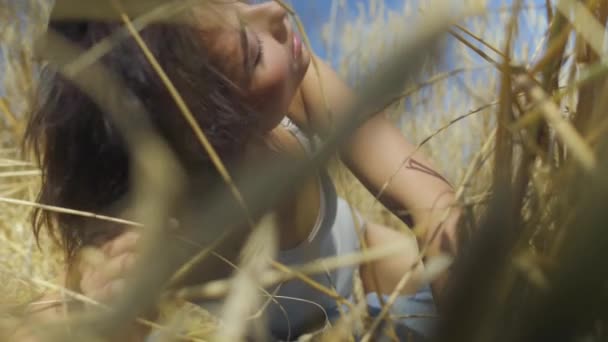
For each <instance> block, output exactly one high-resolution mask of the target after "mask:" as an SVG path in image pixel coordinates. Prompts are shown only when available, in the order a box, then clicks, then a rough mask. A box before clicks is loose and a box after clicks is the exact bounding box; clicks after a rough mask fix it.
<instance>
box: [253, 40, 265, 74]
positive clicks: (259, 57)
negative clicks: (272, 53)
mask: <svg viewBox="0 0 608 342" xmlns="http://www.w3.org/2000/svg"><path fill="white" fill-rule="evenodd" d="M255 39H256V40H257V43H258V44H257V45H258V52H257V54H256V56H255V60H254V62H253V65H254V67H257V66H258V65H259V64H260V63H261V62H262V61H263V60H264V44H263V43H262V40H261V39H260V36H259V35H257V34H256V35H255Z"/></svg>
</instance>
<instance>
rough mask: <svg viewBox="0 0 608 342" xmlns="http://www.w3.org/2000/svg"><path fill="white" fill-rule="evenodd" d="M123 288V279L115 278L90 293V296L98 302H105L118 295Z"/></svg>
mask: <svg viewBox="0 0 608 342" xmlns="http://www.w3.org/2000/svg"><path fill="white" fill-rule="evenodd" d="M124 288H125V280H124V279H116V280H114V281H112V282H109V283H107V284H106V285H105V286H104V287H102V288H99V289H97V291H95V292H94V293H92V295H91V298H92V299H93V300H95V301H97V302H100V303H107V302H108V301H109V300H110V299H112V298H113V297H115V296H116V295H118V294H119V293H120V292H122V291H123V290H124Z"/></svg>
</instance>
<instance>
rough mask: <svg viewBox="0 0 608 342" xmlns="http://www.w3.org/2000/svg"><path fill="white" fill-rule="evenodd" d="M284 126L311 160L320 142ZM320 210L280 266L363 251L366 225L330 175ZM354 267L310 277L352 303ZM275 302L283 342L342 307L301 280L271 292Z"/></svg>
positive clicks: (322, 176)
mask: <svg viewBox="0 0 608 342" xmlns="http://www.w3.org/2000/svg"><path fill="white" fill-rule="evenodd" d="M281 124H282V125H283V126H284V127H285V128H286V129H287V130H288V131H289V132H291V133H292V134H293V135H294V137H295V138H297V139H298V141H299V142H300V144H301V145H302V146H303V147H304V149H305V150H306V151H307V153H309V154H310V155H313V154H314V153H315V150H316V145H317V144H318V140H315V139H314V138H313V139H309V138H308V137H307V136H306V135H305V134H304V133H303V132H302V131H301V130H300V129H299V128H298V127H297V126H296V125H295V124H294V123H293V122H291V120H289V119H288V118H287V117H285V118H284V119H283V121H282V122H281ZM319 183H320V186H321V191H320V193H321V201H320V203H321V205H320V208H321V209H320V211H319V216H318V218H317V222H316V224H315V227H314V228H313V230H312V231H311V234H310V236H309V237H308V239H306V240H305V241H304V242H302V243H301V244H300V245H299V246H297V247H295V248H293V249H289V250H282V251H280V252H279V255H278V258H277V259H278V261H279V262H281V263H283V264H286V265H289V266H294V265H299V264H306V263H309V262H312V261H314V260H316V259H320V258H327V257H332V256H336V255H341V254H349V253H353V252H355V251H357V250H358V249H359V239H358V235H357V232H356V225H355V222H354V220H355V219H356V220H359V223H358V224H359V227H361V228H363V222H362V221H361V219H360V217H359V215H358V214H357V213H356V212H354V211H353V210H352V209H351V207H350V206H349V204H348V203H347V202H346V201H345V200H343V199H341V198H339V197H338V196H337V194H336V190H335V187H334V184H333V182H332V181H331V179H330V178H329V175H327V173H326V172H324V171H321V172H320V173H319ZM354 270H355V268H354V267H345V268H341V269H338V270H334V271H331V272H327V273H325V274H318V275H314V276H311V278H313V279H314V280H315V281H317V282H318V283H320V284H322V285H324V286H326V287H328V288H331V289H334V290H335V291H336V292H337V293H338V294H340V295H341V296H342V297H344V298H349V297H350V296H351V294H352V288H353V274H354ZM269 292H270V293H273V294H274V299H275V300H274V301H270V303H269V305H268V307H267V310H268V311H267V314H268V316H267V317H268V319H269V322H270V327H271V331H272V332H273V334H274V335H275V336H276V337H278V338H281V339H289V338H295V337H297V336H298V335H300V334H302V333H303V332H304V331H303V330H304V329H307V328H308V327H310V326H311V325H318V323H319V322H321V323H322V322H323V319H324V318H325V316H326V312H327V311H332V312H333V311H335V310H336V308H337V306H338V304H337V303H336V301H335V300H334V299H332V298H331V297H329V296H327V295H325V294H323V293H321V292H319V291H317V290H315V289H314V288H312V287H310V286H309V285H307V284H305V283H304V282H302V281H300V280H291V281H289V282H285V283H283V284H280V285H279V286H277V287H276V288H274V289H270V291H269Z"/></svg>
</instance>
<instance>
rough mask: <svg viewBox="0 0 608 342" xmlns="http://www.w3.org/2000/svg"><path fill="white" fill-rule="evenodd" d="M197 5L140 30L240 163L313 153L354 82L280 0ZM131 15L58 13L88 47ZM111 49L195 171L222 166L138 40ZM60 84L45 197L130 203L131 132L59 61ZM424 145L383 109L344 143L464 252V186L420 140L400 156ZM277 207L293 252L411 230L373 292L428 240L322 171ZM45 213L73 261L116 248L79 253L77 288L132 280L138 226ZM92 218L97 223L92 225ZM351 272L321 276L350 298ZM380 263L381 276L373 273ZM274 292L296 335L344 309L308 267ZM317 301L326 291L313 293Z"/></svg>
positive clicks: (420, 219) (369, 267) (202, 120)
mask: <svg viewBox="0 0 608 342" xmlns="http://www.w3.org/2000/svg"><path fill="white" fill-rule="evenodd" d="M186 19H187V20H186V21H180V23H181V24H177V23H173V24H168V23H164V24H161V23H157V24H153V25H151V26H149V27H147V28H146V29H144V30H143V31H142V36H143V38H144V40H145V41H146V44H147V45H148V46H149V47H150V49H151V51H152V52H153V53H154V54H155V57H156V58H157V59H158V60H159V62H160V63H161V65H162V67H163V68H164V70H165V71H166V72H167V74H168V75H169V77H170V78H171V80H172V81H173V83H174V84H175V85H176V87H177V89H178V90H179V91H180V94H181V95H182V96H183V97H184V99H185V101H186V103H187V105H188V106H189V108H190V109H191V110H192V112H193V113H194V115H195V116H196V119H197V121H198V124H199V125H200V126H201V128H202V129H203V131H204V132H205V134H206V135H207V137H208V138H209V140H210V141H211V143H212V145H213V146H214V148H215V149H216V150H217V151H218V153H219V154H220V156H221V157H222V158H223V159H224V161H226V162H227V164H228V167H229V169H231V168H232V167H233V166H234V165H239V164H242V163H243V162H244V161H247V162H248V163H256V162H260V161H262V160H266V158H272V156H273V155H275V154H277V153H279V154H282V155H290V156H294V157H297V158H307V157H308V156H309V155H310V153H314V148H315V143H314V139H312V138H310V137H312V136H318V137H320V138H321V139H322V138H323V137H325V136H327V135H328V134H330V133H331V131H332V122H336V121H338V120H340V118H338V117H328V116H327V115H328V114H327V113H328V112H330V113H340V112H342V109H343V108H345V107H346V106H347V105H348V104H349V103H350V102H351V101H352V99H353V93H352V91H351V90H350V89H349V88H348V86H347V85H346V84H345V83H344V82H343V81H341V80H340V78H339V77H338V76H337V75H336V74H335V72H334V71H333V70H331V69H330V68H329V67H328V66H327V65H326V64H325V63H323V62H322V61H321V60H319V59H318V58H317V57H316V56H314V55H313V54H312V53H311V52H310V51H308V50H307V49H306V47H305V46H304V45H303V44H302V42H301V39H300V38H299V36H298V33H297V32H296V30H294V28H293V26H292V25H291V22H290V19H289V17H288V15H287V13H286V11H285V10H284V9H283V8H282V7H281V6H279V5H278V4H276V3H275V2H273V1H269V2H264V3H261V4H247V3H243V2H234V1H226V2H221V1H215V2H213V4H205V5H200V6H199V7H197V8H196V9H195V10H194V11H192V13H190V14H188V18H186ZM185 22H187V23H185ZM193 23H195V24H193ZM119 27H120V24H119V23H118V22H116V23H108V22H93V21H90V22H84V21H61V22H52V23H51V28H53V29H55V30H57V31H58V32H59V33H61V34H63V35H65V37H66V38H68V39H70V40H71V41H72V42H74V43H76V44H78V45H80V46H81V47H83V48H89V47H91V46H93V45H94V44H95V43H96V42H98V41H99V40H101V39H103V38H104V37H106V36H108V35H109V34H110V33H111V32H113V31H115V30H116V29H117V28H119ZM312 59H316V62H317V64H318V66H319V76H320V78H321V81H322V83H323V87H322V88H323V90H324V91H325V98H326V99H327V102H328V103H327V105H328V106H329V107H330V109H331V110H330V111H327V110H326V108H325V99H324V96H323V93H322V91H321V89H320V87H319V82H320V80H319V79H318V78H317V74H316V72H315V71H314V70H313V68H312V67H311V66H310V65H311V60H312ZM101 62H102V63H103V64H104V65H105V66H106V67H107V68H109V69H110V70H111V71H113V72H115V73H116V74H118V75H120V76H121V77H122V78H123V79H124V82H125V84H126V85H127V86H128V87H129V89H131V90H132V91H133V92H134V94H135V95H137V96H138V97H139V98H140V99H141V100H142V102H143V104H144V106H145V108H146V110H147V112H148V113H149V115H150V120H151V121H152V122H153V124H154V125H155V126H156V128H157V129H158V130H159V132H160V133H161V135H162V136H163V137H164V138H166V139H167V142H168V144H169V146H170V147H171V148H172V150H173V152H174V153H175V154H176V156H177V157H178V159H179V161H180V162H181V163H182V166H183V168H184V169H185V170H186V172H187V175H188V176H189V177H196V175H197V174H200V173H202V172H203V171H204V170H209V169H211V168H212V164H211V162H210V161H209V159H208V157H207V155H206V153H205V152H204V151H203V150H202V148H201V147H200V146H199V144H198V142H197V140H196V138H195V136H194V134H191V130H190V128H189V127H188V125H187V123H186V122H185V120H184V119H183V118H182V116H181V114H180V112H179V110H178V108H177V106H175V104H174V102H173V99H172V98H171V96H170V95H169V93H168V92H167V91H166V89H165V87H164V85H163V83H162V82H161V80H160V79H159V77H158V76H157V74H156V73H155V71H154V70H153V68H152V67H151V66H150V65H149V63H148V61H147V60H146V58H145V56H144V55H143V53H142V52H141V50H140V48H139V47H138V46H137V44H136V43H135V41H134V40H132V39H126V40H124V41H123V42H121V43H120V44H119V45H118V46H116V47H115V48H113V49H112V51H111V52H109V53H108V54H106V55H105V56H104V57H103V58H102V59H101ZM83 72H86V70H85V71H83ZM48 86H49V87H50V88H49V89H48V95H47V96H46V99H47V100H46V101H44V102H42V103H41V104H40V106H39V107H38V110H37V111H35V113H34V115H33V116H32V117H31V120H30V122H29V125H28V130H27V137H26V139H27V140H26V141H27V142H28V144H29V145H30V146H32V147H33V149H34V151H35V154H36V156H37V157H38V159H39V162H40V165H41V168H42V170H43V175H44V176H43V183H42V189H41V193H40V197H39V200H40V202H41V203H44V204H50V205H56V206H62V207H68V208H74V209H79V210H86V211H93V212H105V213H110V214H114V215H118V216H120V214H121V213H122V212H124V210H125V208H121V205H120V203H122V202H123V201H124V200H125V199H126V198H128V196H129V190H130V188H129V184H130V183H129V163H130V161H129V158H128V153H127V150H126V147H125V144H124V141H123V139H122V138H121V136H120V134H119V133H118V131H117V130H116V128H115V127H114V125H113V124H112V122H111V120H110V119H109V118H108V115H107V113H103V112H102V111H101V109H100V108H99V107H97V106H96V105H95V104H94V103H93V102H92V101H91V100H90V99H88V98H87V96H86V95H85V94H83V93H82V92H81V91H80V90H79V89H77V88H76V87H75V86H74V85H72V84H70V82H68V81H66V80H64V79H62V78H61V77H60V76H57V75H56V76H54V77H53V78H52V80H51V81H50V82H49V84H48ZM413 151H414V146H412V145H411V144H410V143H408V142H407V141H406V140H405V139H404V138H403V137H402V134H401V132H400V131H399V130H398V129H397V128H395V127H394V126H393V125H392V124H391V123H390V122H389V121H388V120H387V119H386V118H385V117H384V116H383V115H381V114H378V115H375V116H374V117H372V118H371V119H369V120H368V121H367V122H366V123H365V124H363V125H362V126H361V127H360V128H359V129H358V130H357V131H356V132H355V133H354V134H353V135H352V137H351V138H350V140H349V141H348V142H347V144H345V146H344V147H343V148H342V150H341V151H340V152H341V153H340V155H341V158H342V160H343V161H344V162H345V164H346V165H347V166H348V167H349V168H350V169H351V170H352V171H353V173H354V174H355V175H356V176H357V177H358V178H359V179H360V180H361V181H362V183H363V184H364V185H365V186H366V187H367V188H368V189H369V190H370V191H371V192H372V193H377V192H378V191H379V190H380V189H381V188H382V186H383V184H384V183H385V182H386V180H387V179H389V178H390V177H391V176H392V175H393V174H394V173H395V172H396V175H395V177H394V178H393V180H392V182H391V183H390V185H389V186H388V188H387V189H386V190H385V192H384V195H383V197H382V198H381V200H382V202H383V203H384V204H385V205H386V206H387V207H388V208H390V209H391V210H393V211H394V212H402V211H403V210H406V211H407V212H409V213H410V215H409V216H402V217H403V219H404V220H406V221H407V222H408V223H412V222H413V223H414V224H420V225H426V226H428V227H431V229H428V230H427V231H426V233H425V234H424V235H423V236H422V237H421V238H420V241H419V242H420V243H421V244H424V245H427V244H428V252H427V256H434V255H438V254H442V253H449V254H453V252H454V250H455V247H454V246H455V243H454V241H455V233H454V231H455V225H456V220H457V216H458V213H457V211H452V213H451V214H450V216H449V217H448V219H447V220H443V219H444V216H443V215H441V214H443V213H444V212H445V208H447V207H448V206H450V205H451V204H452V201H453V194H452V189H451V187H450V185H449V184H448V183H447V182H446V181H445V179H444V178H442V177H441V176H439V174H438V173H437V172H435V171H434V170H433V168H432V167H431V166H430V163H429V162H428V161H426V159H425V158H424V157H423V156H422V155H421V154H420V153H419V152H416V153H415V154H414V155H413V158H412V159H411V161H410V163H409V164H408V165H406V167H403V168H401V169H399V167H400V164H401V163H402V161H403V160H404V159H405V158H406V157H407V156H409V155H410V154H411V153H412V152H413ZM234 167H236V166H234ZM214 182H219V180H214ZM276 212H277V217H278V222H279V224H278V226H279V237H280V249H281V252H280V253H279V257H278V259H279V261H281V262H284V263H287V264H299V263H305V262H308V261H311V260H314V259H316V258H320V257H328V256H333V255H337V254H346V253H351V252H356V251H357V250H358V249H359V248H360V246H359V239H358V237H357V231H356V226H358V225H360V226H362V227H363V235H364V239H365V243H366V244H367V245H368V246H369V247H371V248H373V247H377V246H382V245H383V244H387V243H394V242H395V241H400V240H401V241H404V242H406V243H409V244H410V245H411V248H410V249H407V250H404V251H403V252H402V253H401V254H399V255H397V256H394V257H391V258H386V259H382V260H379V261H377V262H373V263H371V264H366V265H363V266H361V268H360V274H361V278H362V280H363V284H364V288H365V290H366V291H367V292H368V293H383V294H387V293H391V292H392V291H393V289H394V287H395V285H396V284H397V282H398V281H399V279H400V278H401V277H402V275H403V274H404V273H405V272H406V271H408V270H409V269H410V268H411V265H412V264H413V263H414V262H415V260H416V259H417V255H418V248H417V244H416V241H410V240H409V238H408V237H406V236H404V235H402V234H399V233H398V232H396V231H395V230H393V229H391V228H389V227H385V226H382V225H379V224H376V223H373V222H369V221H365V220H363V219H361V217H360V216H358V215H352V214H351V208H350V206H349V205H348V203H346V202H345V201H344V200H342V199H340V198H338V197H337V196H336V194H335V191H334V188H333V184H332V182H331V180H330V179H329V178H328V177H327V175H326V174H325V173H323V172H322V173H321V174H320V175H316V176H315V177H312V178H311V179H310V180H309V181H308V182H305V184H302V185H301V186H299V188H298V191H296V192H295V193H294V195H293V196H291V197H290V198H289V199H288V200H286V201H284V202H283V204H281V205H280V206H279V207H277V208H276ZM43 224H45V225H46V226H47V227H48V228H49V229H50V230H51V233H53V234H54V236H56V237H57V238H58V240H59V241H60V242H61V243H62V247H63V248H64V249H65V251H66V256H67V262H68V266H70V265H71V266H74V263H75V262H76V260H77V256H78V254H79V252H80V251H81V250H82V248H83V247H99V248H100V250H101V251H102V252H103V253H105V255H106V261H105V262H104V263H103V264H101V265H97V266H96V267H89V266H87V265H80V266H81V271H82V272H81V276H80V277H78V279H77V281H76V284H77V286H76V287H77V290H79V291H81V292H82V293H84V294H85V295H88V296H91V297H94V298H96V299H98V300H102V301H103V300H107V299H108V298H111V297H112V296H113V295H114V294H115V292H117V291H120V289H121V288H122V283H123V278H124V275H125V274H126V273H128V271H129V268H130V267H131V265H132V263H133V262H132V261H133V258H135V257H136V255H137V249H136V246H137V240H138V237H139V235H138V233H137V232H135V231H130V232H124V233H123V232H121V231H117V230H116V229H113V230H109V229H107V228H105V229H104V228H101V227H98V226H97V227H91V228H89V227H90V226H91V224H90V222H88V221H85V219H83V218H80V217H75V216H69V215H65V214H59V213H53V212H46V211H38V212H37V213H36V215H35V220H34V232H35V233H36V234H38V232H39V231H40V229H42V227H43ZM85 226H86V227H87V229H83V227H85ZM227 267H228V266H227ZM71 269H74V267H72V268H71ZM353 273H354V269H353V268H344V269H340V270H337V271H335V272H331V273H330V274H329V277H327V275H322V276H318V277H316V278H315V280H317V281H318V282H320V283H321V284H323V285H325V286H328V287H334V288H335V289H336V291H337V292H338V293H339V294H340V295H342V296H343V297H345V298H349V297H351V295H352V278H353ZM421 273H422V266H421V265H418V266H417V267H416V268H414V272H413V277H412V278H413V281H412V282H410V284H409V285H408V286H406V288H405V289H404V291H403V294H412V293H415V292H416V291H417V290H419V287H420V281H421V279H420V278H421ZM374 274H375V275H376V277H377V279H379V282H378V283H375V282H374V281H373V279H374ZM443 279H445V277H441V278H440V280H438V281H436V282H435V283H434V284H433V286H434V288H435V290H437V291H440V289H441V287H442V283H443ZM376 285H377V286H378V288H377V287H376ZM275 294H276V295H277V298H281V299H277V303H278V304H279V305H274V306H273V305H271V306H270V307H269V308H268V316H269V318H270V322H271V324H270V325H271V327H270V329H271V331H272V333H273V334H274V335H275V336H278V337H280V338H289V337H291V338H293V337H296V336H298V335H300V334H302V333H304V332H306V331H307V330H308V329H309V328H311V327H315V326H318V324H319V323H320V322H322V320H323V317H324V315H325V313H327V312H329V313H331V312H336V311H337V307H336V306H337V304H336V303H335V301H334V300H333V299H331V298H329V297H327V296H324V295H322V294H320V293H318V292H316V291H315V290H313V289H311V288H309V287H307V286H305V285H304V284H302V283H300V282H297V281H292V282H289V283H285V284H282V285H281V286H280V287H279V288H277V289H275ZM287 297H296V298H299V299H303V300H304V301H302V300H289V299H287ZM306 301H309V302H314V303H316V304H315V305H310V304H309V305H307V304H306ZM285 315H286V316H287V317H285ZM286 318H287V319H286Z"/></svg>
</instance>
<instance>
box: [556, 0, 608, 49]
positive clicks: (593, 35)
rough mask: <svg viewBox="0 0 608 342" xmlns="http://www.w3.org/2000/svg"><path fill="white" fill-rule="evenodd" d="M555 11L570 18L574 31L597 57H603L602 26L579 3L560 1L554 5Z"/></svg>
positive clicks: (567, 0) (570, 0) (571, 0)
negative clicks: (583, 39)
mask: <svg viewBox="0 0 608 342" xmlns="http://www.w3.org/2000/svg"><path fill="white" fill-rule="evenodd" d="M556 6H557V9H558V10H559V11H560V12H561V13H562V14H563V15H564V16H566V17H570V14H571V13H572V16H573V17H571V19H570V22H571V23H572V26H573V27H574V29H575V30H576V31H577V32H578V33H579V34H580V35H581V36H583V37H584V38H585V40H586V41H587V43H588V44H589V46H590V47H591V48H592V49H593V52H594V53H596V54H597V55H598V56H602V55H603V53H602V52H603V50H604V48H603V46H604V42H603V37H604V35H603V33H604V26H603V25H602V24H600V23H599V22H598V21H597V19H596V18H595V17H594V16H593V14H591V13H590V12H589V10H588V9H587V8H586V7H585V6H584V5H583V4H582V3H580V2H578V1H573V0H560V1H557V3H556Z"/></svg>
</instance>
